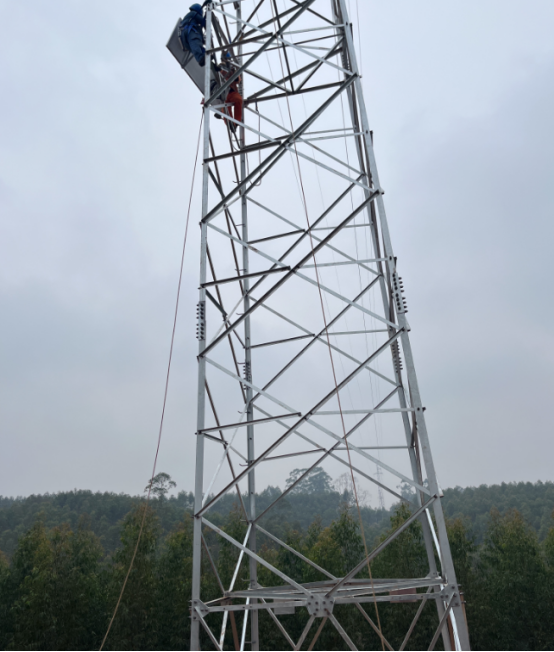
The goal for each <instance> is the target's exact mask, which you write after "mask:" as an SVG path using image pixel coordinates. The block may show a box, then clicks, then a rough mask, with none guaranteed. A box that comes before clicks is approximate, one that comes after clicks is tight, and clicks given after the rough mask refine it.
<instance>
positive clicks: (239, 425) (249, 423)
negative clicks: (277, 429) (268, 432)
mask: <svg viewBox="0 0 554 652" xmlns="http://www.w3.org/2000/svg"><path fill="white" fill-rule="evenodd" d="M300 416H302V415H301V413H300V412H293V413H292V414H280V415H279V416H276V417H268V418H267V419H254V421H242V422H239V423H229V424H227V425H223V426H214V427H213V428H204V429H203V430H202V433H203V434H205V433H207V432H213V431H214V430H229V429H231V428H244V427H245V426H253V425H255V424H259V423H268V422H271V421H275V420H276V419H290V418H292V417H300ZM216 441H220V440H216Z"/></svg>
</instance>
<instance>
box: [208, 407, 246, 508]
mask: <svg viewBox="0 0 554 652" xmlns="http://www.w3.org/2000/svg"><path fill="white" fill-rule="evenodd" d="M245 414H246V405H245V406H244V408H243V410H242V413H241V415H240V418H241V419H242V418H243V417H244V416H245ZM238 431H239V429H238V428H237V429H236V430H235V432H234V433H233V434H232V435H231V439H230V440H229V443H228V448H231V447H232V444H233V442H234V440H235V437H236V435H237V432H238ZM233 450H235V449H233ZM235 452H236V453H237V451H236V450H235ZM226 457H227V449H225V451H224V452H223V455H222V456H221V459H220V460H219V464H218V465H217V467H216V469H215V471H214V474H213V476H212V479H211V481H210V484H209V485H208V489H207V491H206V492H205V493H204V494H203V495H202V498H201V506H202V505H204V501H205V500H206V499H207V496H209V495H210V491H211V489H212V487H213V485H214V482H215V481H216V478H217V476H218V475H219V472H220V471H221V467H222V466H223V462H225V459H226ZM241 457H242V458H243V459H244V456H243V455H241ZM233 477H235V474H234V473H233ZM237 486H238V485H237Z"/></svg>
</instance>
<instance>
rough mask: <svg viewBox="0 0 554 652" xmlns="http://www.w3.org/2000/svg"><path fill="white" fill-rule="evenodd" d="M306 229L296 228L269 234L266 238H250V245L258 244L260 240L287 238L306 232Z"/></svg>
mask: <svg viewBox="0 0 554 652" xmlns="http://www.w3.org/2000/svg"><path fill="white" fill-rule="evenodd" d="M304 232H305V229H304V230H302V229H296V230H295V231H287V232H286V233H277V234H276V235H269V236H267V237H265V238H258V239H257V240H249V241H248V245H249V246H251V245H253V244H258V243H259V242H268V241H270V240H278V239H279V238H287V237H289V236H291V235H298V234H299V233H304Z"/></svg>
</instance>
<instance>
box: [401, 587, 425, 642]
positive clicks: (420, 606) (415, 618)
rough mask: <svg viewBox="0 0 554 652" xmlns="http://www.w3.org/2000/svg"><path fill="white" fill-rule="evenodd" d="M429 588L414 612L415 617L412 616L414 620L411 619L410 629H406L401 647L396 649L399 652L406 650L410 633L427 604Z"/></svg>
mask: <svg viewBox="0 0 554 652" xmlns="http://www.w3.org/2000/svg"><path fill="white" fill-rule="evenodd" d="M431 588H432V587H429V588H428V589H427V591H426V593H425V597H424V598H423V600H422V601H421V603H420V605H419V607H418V609H417V611H416V614H415V616H414V618H413V620H412V622H411V624H410V627H409V628H408V631H407V632H406V636H405V637H404V640H403V641H402V645H401V646H400V647H399V648H398V650H399V652H402V651H403V650H404V649H405V648H406V645H408V641H409V640H410V636H411V635H412V632H413V631H414V628H415V626H416V625H417V621H418V620H419V617H420V616H421V612H422V611H423V608H424V607H425V605H426V604H427V598H428V595H429V593H430V592H431Z"/></svg>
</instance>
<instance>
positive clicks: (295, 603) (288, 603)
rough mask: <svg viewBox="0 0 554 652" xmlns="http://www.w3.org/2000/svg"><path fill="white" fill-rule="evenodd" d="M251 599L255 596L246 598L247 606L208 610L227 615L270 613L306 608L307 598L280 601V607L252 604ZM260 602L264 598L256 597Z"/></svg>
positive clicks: (237, 605) (240, 605)
mask: <svg viewBox="0 0 554 652" xmlns="http://www.w3.org/2000/svg"><path fill="white" fill-rule="evenodd" d="M251 599H254V596H252V597H250V596H248V597H247V598H246V604H228V605H214V606H213V607H211V606H209V607H208V609H209V610H210V613H222V612H223V613H225V612H226V611H228V612H236V611H245V612H246V611H262V610H263V611H269V610H271V609H275V607H277V606H279V607H304V606H306V601H307V600H306V598H302V597H300V596H299V597H297V598H295V599H291V600H283V601H282V602H281V600H279V604H278V605H272V604H270V603H268V602H258V603H256V602H254V603H252V602H250V600H251ZM256 599H258V600H263V599H264V598H262V597H259V594H258V596H257V597H256Z"/></svg>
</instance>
